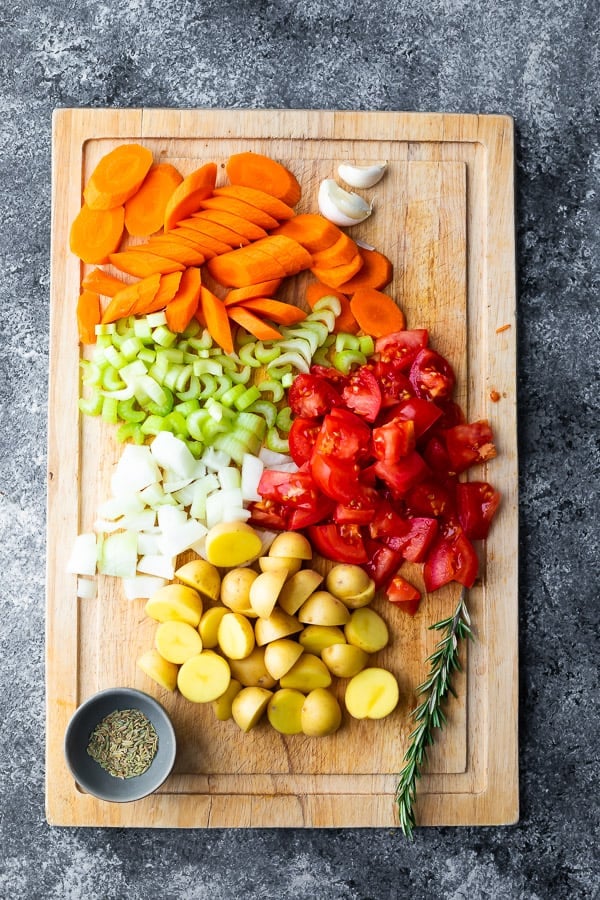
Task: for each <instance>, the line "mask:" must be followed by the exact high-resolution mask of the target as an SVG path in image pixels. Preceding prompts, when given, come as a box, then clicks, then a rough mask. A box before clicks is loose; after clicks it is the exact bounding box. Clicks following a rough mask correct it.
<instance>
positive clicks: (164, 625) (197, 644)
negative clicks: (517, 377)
mask: <svg viewBox="0 0 600 900" xmlns="http://www.w3.org/2000/svg"><path fill="white" fill-rule="evenodd" d="M154 643H155V645H156V649H157V650H158V652H159V653H160V655H161V656H162V657H163V659H166V660H168V661H169V662H172V663H175V664H176V665H181V664H182V663H184V662H185V661H186V660H188V659H189V658H190V656H196V654H198V653H200V652H201V651H202V638H201V637H200V634H199V633H198V631H197V630H196V629H195V628H192V626H191V625H188V623H187V622H176V621H175V620H171V621H169V622H161V624H160V625H159V626H158V628H157V629H156V633H155V635H154Z"/></svg>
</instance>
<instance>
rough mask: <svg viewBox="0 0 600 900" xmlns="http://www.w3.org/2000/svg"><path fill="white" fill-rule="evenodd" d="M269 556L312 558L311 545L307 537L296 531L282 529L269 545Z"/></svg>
mask: <svg viewBox="0 0 600 900" xmlns="http://www.w3.org/2000/svg"><path fill="white" fill-rule="evenodd" d="M269 556H284V557H291V559H312V547H311V544H310V541H309V540H308V538H306V537H304V535H303V534H299V533H298V532H297V531H282V532H281V534H278V535H277V537H276V538H275V540H274V541H273V543H272V544H271V546H270V547H269Z"/></svg>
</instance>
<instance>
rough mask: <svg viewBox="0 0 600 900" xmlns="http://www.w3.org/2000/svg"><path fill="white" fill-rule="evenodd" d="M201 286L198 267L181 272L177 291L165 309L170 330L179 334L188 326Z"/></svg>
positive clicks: (196, 305)
mask: <svg viewBox="0 0 600 900" xmlns="http://www.w3.org/2000/svg"><path fill="white" fill-rule="evenodd" d="M201 287H202V276H201V274H200V269H197V268H194V267H193V266H191V267H190V268H189V269H186V270H185V272H183V273H182V275H181V281H180V282H179V287H178V289H177V293H176V294H175V296H174V297H173V299H172V300H171V301H170V302H169V303H168V304H167V307H166V309H165V315H166V317H167V325H168V327H169V328H170V330H171V331H173V332H175V333H177V334H181V332H182V331H185V329H186V328H187V327H188V325H189V324H190V322H191V321H192V319H193V318H194V314H195V312H196V310H197V309H198V304H199V302H200V289H201Z"/></svg>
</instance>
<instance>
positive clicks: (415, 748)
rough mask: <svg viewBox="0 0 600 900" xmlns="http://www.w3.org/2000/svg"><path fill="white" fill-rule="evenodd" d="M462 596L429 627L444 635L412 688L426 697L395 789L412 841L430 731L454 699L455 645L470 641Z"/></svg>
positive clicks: (416, 712)
mask: <svg viewBox="0 0 600 900" xmlns="http://www.w3.org/2000/svg"><path fill="white" fill-rule="evenodd" d="M465 596H466V591H465V589H464V588H463V589H462V591H461V593H460V597H459V600H458V605H457V607H456V609H455V611H454V613H453V615H452V616H450V617H449V618H448V619H442V620H441V621H440V622H435V623H434V624H433V625H431V626H430V628H431V629H432V630H435V631H442V632H444V636H443V637H442V639H441V640H440V641H439V643H438V644H437V645H436V648H435V650H434V652H433V653H432V654H431V656H428V657H427V660H426V661H427V662H429V663H430V664H431V665H430V669H429V676H428V678H427V680H426V681H424V682H423V683H422V684H420V685H419V686H418V687H417V689H416V693H417V694H419V695H420V694H425V695H426V696H425V699H424V700H423V701H422V702H421V703H420V704H419V705H418V706H417V707H416V708H415V709H414V710H413V711H412V713H411V716H412V718H413V719H414V720H415V722H416V723H417V727H416V728H415V730H414V731H413V732H412V733H411V734H410V736H409V741H410V744H409V747H408V750H407V751H406V754H405V756H404V760H403V762H404V767H403V769H402V771H401V772H400V774H399V776H398V786H397V787H396V803H397V805H398V816H399V819H400V827H401V829H402V831H403V833H404V835H405V836H406V837H407V838H408V839H409V840H412V838H413V830H414V828H415V826H416V821H415V814H414V803H415V796H416V790H417V781H418V779H419V778H420V777H421V772H422V768H423V764H424V762H426V761H427V747H428V746H431V745H432V744H433V743H434V737H433V729H434V728H443V726H444V725H445V724H446V716H445V715H444V712H443V709H442V704H443V701H444V698H445V697H446V695H447V693H448V691H450V693H451V694H452V695H453V696H454V697H456V692H455V690H454V688H453V686H452V684H451V680H450V679H451V677H452V674H453V673H454V672H456V671H459V670H460V669H461V666H460V662H459V659H458V653H459V648H458V644H459V641H460V640H462V639H464V638H467V637H468V638H470V639H471V640H473V633H472V631H471V628H470V625H471V620H470V618H469V613H468V610H467V606H466V603H465Z"/></svg>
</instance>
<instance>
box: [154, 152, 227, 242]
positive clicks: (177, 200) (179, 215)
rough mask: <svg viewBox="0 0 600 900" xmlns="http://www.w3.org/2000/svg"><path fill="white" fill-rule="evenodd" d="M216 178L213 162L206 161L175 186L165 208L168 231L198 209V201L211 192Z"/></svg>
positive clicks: (165, 222)
mask: <svg viewBox="0 0 600 900" xmlns="http://www.w3.org/2000/svg"><path fill="white" fill-rule="evenodd" d="M216 180H217V167H216V165H215V163H206V165H204V166H200V168H199V169H195V170H194V171H193V172H191V173H190V174H189V175H188V176H186V178H184V179H183V181H182V182H181V184H180V185H179V186H178V187H176V188H175V190H174V191H173V193H172V194H171V196H170V198H169V202H168V203H167V207H166V209H165V218H164V228H165V231H169V230H170V229H171V228H174V227H175V225H176V224H177V222H179V220H180V219H185V218H187V216H191V214H192V213H195V212H197V211H198V210H199V209H200V205H199V204H200V202H201V201H202V200H205V199H206V198H207V197H210V195H211V194H212V192H213V188H214V186H215V182H216Z"/></svg>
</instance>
